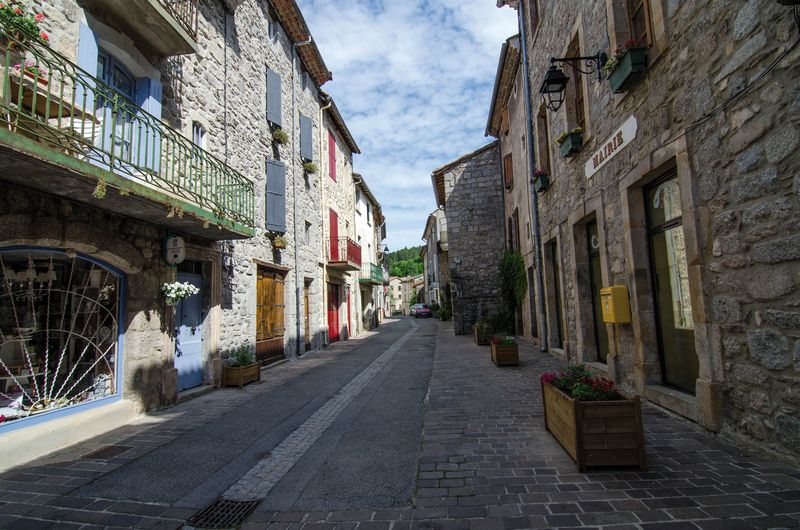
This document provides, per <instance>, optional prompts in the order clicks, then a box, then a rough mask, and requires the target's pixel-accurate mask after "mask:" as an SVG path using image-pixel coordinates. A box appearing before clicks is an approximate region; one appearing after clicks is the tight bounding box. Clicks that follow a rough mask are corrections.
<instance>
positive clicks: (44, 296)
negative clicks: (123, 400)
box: [0, 248, 124, 427]
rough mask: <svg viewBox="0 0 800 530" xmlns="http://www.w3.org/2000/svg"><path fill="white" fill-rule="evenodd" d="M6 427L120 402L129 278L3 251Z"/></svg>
mask: <svg viewBox="0 0 800 530" xmlns="http://www.w3.org/2000/svg"><path fill="white" fill-rule="evenodd" d="M0 276H1V278H0V417H2V418H3V419H2V420H0V422H2V423H0V427H3V426H5V425H6V424H10V423H14V422H16V421H24V419H26V418H31V417H35V416H37V415H39V414H42V413H49V412H53V411H58V410H60V409H66V408H69V407H74V406H78V405H82V404H87V403H89V402H92V401H97V400H100V399H104V398H109V397H111V396H115V395H118V394H119V383H120V378H119V362H118V358H117V354H118V351H117V348H118V343H119V338H120V333H121V331H120V328H119V326H120V323H121V322H123V321H124V319H123V309H122V302H121V300H122V290H123V288H124V278H123V276H122V273H120V272H118V271H116V270H115V269H113V268H111V267H109V266H106V265H105V264H103V263H101V262H100V261H97V260H94V259H92V258H89V257H87V256H82V255H72V256H69V255H67V254H66V253H65V252H61V251H56V250H45V249H36V248H31V249H19V248H14V249H7V250H0Z"/></svg>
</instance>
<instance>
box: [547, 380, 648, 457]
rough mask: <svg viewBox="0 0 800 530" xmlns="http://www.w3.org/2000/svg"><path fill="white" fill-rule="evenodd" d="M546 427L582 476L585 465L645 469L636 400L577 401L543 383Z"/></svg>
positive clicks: (640, 425)
mask: <svg viewBox="0 0 800 530" xmlns="http://www.w3.org/2000/svg"><path fill="white" fill-rule="evenodd" d="M542 401H543V405H544V420H545V427H546V428H547V430H548V431H550V433H551V434H552V435H553V436H554V437H555V439H556V440H558V443H560V444H561V446H562V447H563V448H564V449H565V450H566V451H567V453H568V454H569V456H571V457H572V459H573V460H575V463H576V464H578V470H579V471H580V472H581V473H583V472H584V471H586V468H587V467H588V466H613V467H619V466H638V467H639V469H640V470H642V471H644V470H646V469H647V461H646V458H645V449H644V433H643V431H642V407H641V402H640V401H639V398H638V397H635V398H633V399H621V400H618V401H578V400H576V399H573V398H571V397H570V396H568V395H567V394H565V393H564V392H562V391H561V390H559V389H557V388H556V387H554V386H552V385H548V384H544V383H542Z"/></svg>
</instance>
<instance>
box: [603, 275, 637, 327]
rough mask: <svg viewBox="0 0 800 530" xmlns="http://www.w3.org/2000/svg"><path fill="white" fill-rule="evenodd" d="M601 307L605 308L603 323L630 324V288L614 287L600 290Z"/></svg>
mask: <svg viewBox="0 0 800 530" xmlns="http://www.w3.org/2000/svg"><path fill="white" fill-rule="evenodd" d="M600 305H601V306H602V308H603V322H608V323H609V324H629V323H630V321H631V306H630V303H629V302H628V288H627V287H626V286H624V285H612V286H611V287H604V288H602V289H600Z"/></svg>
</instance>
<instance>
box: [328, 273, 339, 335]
mask: <svg viewBox="0 0 800 530" xmlns="http://www.w3.org/2000/svg"><path fill="white" fill-rule="evenodd" d="M337 340H339V286H338V285H336V284H335V283H329V284H328V341H329V342H336V341H337Z"/></svg>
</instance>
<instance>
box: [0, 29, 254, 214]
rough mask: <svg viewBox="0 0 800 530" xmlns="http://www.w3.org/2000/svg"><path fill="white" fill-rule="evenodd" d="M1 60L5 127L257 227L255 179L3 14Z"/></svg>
mask: <svg viewBox="0 0 800 530" xmlns="http://www.w3.org/2000/svg"><path fill="white" fill-rule="evenodd" d="M0 61H2V64H1V65H0V76H2V77H0V91H1V92H0V128H5V129H7V130H10V131H13V132H15V133H17V134H20V135H23V136H26V137H28V138H31V139H33V140H36V141H38V142H40V143H42V144H45V145H47V146H49V147H51V148H54V149H56V150H58V151H60V152H61V153H65V154H68V155H71V156H73V157H75V158H78V159H81V160H83V161H86V162H89V163H91V164H94V165H95V166H98V167H100V168H102V169H107V170H110V171H113V172H115V173H117V174H120V175H122V176H124V177H126V178H127V179H130V180H131V181H136V182H138V183H140V184H145V185H147V186H148V187H151V188H156V189H158V190H160V191H163V192H166V193H167V194H168V195H172V196H174V197H176V198H179V199H184V200H186V201H189V202H190V203H194V204H196V205H197V206H198V207H199V208H200V209H202V210H205V211H207V212H212V213H213V214H214V215H215V216H216V218H217V219H219V220H220V222H221V223H224V222H226V221H230V222H235V223H240V224H242V225H244V226H246V227H250V228H252V227H254V226H255V214H254V211H255V195H254V187H253V183H252V182H251V181H250V180H248V179H247V178H245V177H244V176H243V175H242V174H240V173H238V172H237V171H235V170H234V169H233V168H231V167H229V166H228V165H227V164H225V163H224V162H222V161H221V160H219V159H218V158H216V157H214V156H213V155H211V154H210V153H208V152H207V151H205V150H203V149H202V148H200V147H199V146H197V145H196V144H194V143H193V142H191V141H189V140H188V139H186V138H185V137H184V136H183V135H181V134H180V133H179V132H177V131H175V130H174V129H172V128H170V127H169V126H168V125H166V124H165V123H164V122H162V121H161V120H160V119H159V118H157V117H155V116H153V115H152V114H150V113H148V112H146V111H145V110H144V109H142V108H141V107H139V106H137V105H136V104H134V103H133V102H132V101H131V100H130V99H128V98H126V97H125V96H124V95H123V94H122V93H120V92H118V91H117V90H115V89H114V88H112V87H111V86H109V85H108V84H106V83H104V82H103V81H101V80H99V79H97V78H96V77H94V76H93V75H91V74H89V73H88V72H86V71H85V70H82V69H81V68H80V67H78V66H77V65H75V64H74V63H72V62H71V61H69V60H68V59H67V58H66V57H64V56H63V55H61V54H59V53H57V52H56V51H54V50H52V49H51V48H50V47H49V46H47V45H46V44H44V43H42V42H39V41H38V40H36V39H35V38H34V37H32V36H29V35H27V34H26V33H25V32H24V31H22V30H21V29H19V28H18V27H16V26H15V25H14V24H13V23H12V22H10V21H8V20H6V19H4V18H2V17H0ZM167 200H169V199H167Z"/></svg>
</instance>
